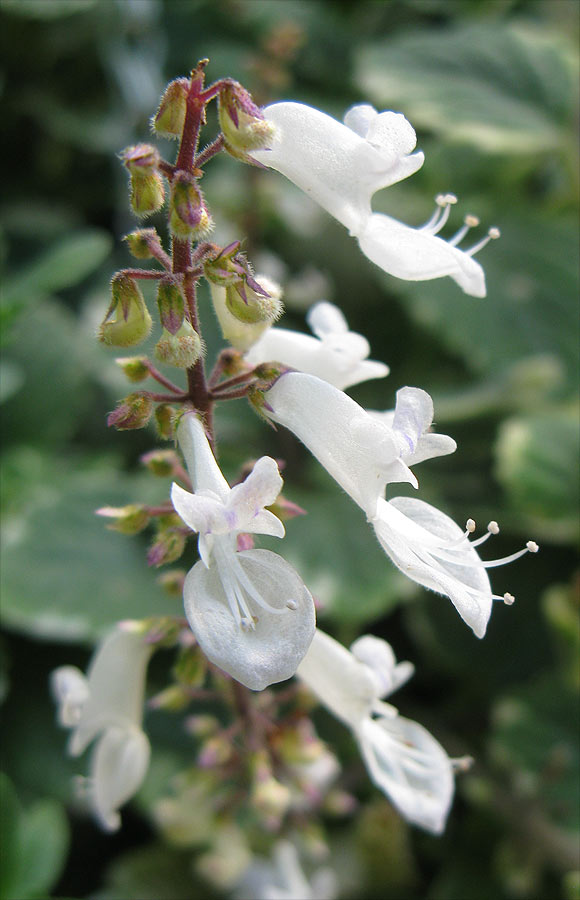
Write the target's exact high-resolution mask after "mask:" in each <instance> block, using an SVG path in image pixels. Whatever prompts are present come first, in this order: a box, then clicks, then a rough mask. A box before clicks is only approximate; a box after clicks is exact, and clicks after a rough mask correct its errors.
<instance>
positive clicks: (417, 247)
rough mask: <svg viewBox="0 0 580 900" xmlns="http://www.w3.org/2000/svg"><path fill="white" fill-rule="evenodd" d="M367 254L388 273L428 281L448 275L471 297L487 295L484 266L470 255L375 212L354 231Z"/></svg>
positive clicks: (408, 279)
mask: <svg viewBox="0 0 580 900" xmlns="http://www.w3.org/2000/svg"><path fill="white" fill-rule="evenodd" d="M354 233H355V234H356V236H357V238H358V241H359V244H360V248H361V250H362V252H363V253H364V254H365V256H367V257H368V259H370V260H371V262H374V263H375V264H376V265H377V266H379V267H380V268H381V269H383V271H385V272H388V274H389V275H394V276H395V277H396V278H404V279H406V280H407V281H426V280H428V279H431V278H441V277H443V276H444V275H449V276H450V277H451V278H453V279H454V281H456V282H457V284H458V285H459V286H460V287H461V288H463V290H464V291H465V293H466V294H470V295H471V296H472V297H485V294H486V291H485V275H484V272H483V269H482V268H481V266H480V265H479V263H477V262H476V261H475V260H474V259H473V258H472V257H471V256H469V255H468V254H467V253H464V252H463V251H462V250H459V249H458V248H457V247H454V246H452V245H451V244H449V243H447V241H444V240H442V239H441V238H440V237H437V235H434V234H429V233H428V232H426V231H421V230H420V229H416V228H410V227H409V226H408V225H403V223H402V222H398V221H397V220H396V219H392V218H391V217H390V216H386V215H384V214H383V213H373V215H372V216H369V217H368V219H366V220H365V222H364V223H363V225H362V227H361V229H360V230H359V231H358V232H354Z"/></svg>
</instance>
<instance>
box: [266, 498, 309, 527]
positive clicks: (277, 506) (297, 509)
mask: <svg viewBox="0 0 580 900" xmlns="http://www.w3.org/2000/svg"><path fill="white" fill-rule="evenodd" d="M268 509H269V510H270V512H271V513H273V514H274V515H275V516H276V518H277V519H280V521H281V522H288V521H289V520H290V519H295V518H296V516H307V515H308V513H307V511H306V510H305V509H302V507H301V506H298V504H297V503H293V502H292V500H287V499H286V497H284V496H283V495H282V494H278V496H277V497H276V499H275V501H274V503H272V505H271V506H269V507H268Z"/></svg>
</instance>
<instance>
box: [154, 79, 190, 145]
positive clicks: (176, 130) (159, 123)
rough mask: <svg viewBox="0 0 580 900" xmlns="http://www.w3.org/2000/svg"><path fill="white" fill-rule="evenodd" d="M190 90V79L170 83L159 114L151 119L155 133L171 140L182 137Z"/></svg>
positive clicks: (160, 103)
mask: <svg viewBox="0 0 580 900" xmlns="http://www.w3.org/2000/svg"><path fill="white" fill-rule="evenodd" d="M189 88H190V81H189V79H188V78H176V79H175V81H170V82H169V84H168V85H167V87H166V88H165V91H164V93H163V96H162V97H161V100H160V102H159V107H158V109H157V112H156V113H155V115H154V116H153V118H152V119H151V128H152V129H153V131H155V132H157V134H161V135H163V137H166V138H170V139H175V138H178V137H180V135H181V133H182V131H183V125H184V123H185V114H186V112H187V94H188V93H189Z"/></svg>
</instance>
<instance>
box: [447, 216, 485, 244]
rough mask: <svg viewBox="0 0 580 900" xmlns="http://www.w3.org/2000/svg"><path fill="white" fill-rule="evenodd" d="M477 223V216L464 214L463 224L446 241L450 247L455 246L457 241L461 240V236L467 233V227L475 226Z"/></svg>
mask: <svg viewBox="0 0 580 900" xmlns="http://www.w3.org/2000/svg"><path fill="white" fill-rule="evenodd" d="M478 225H479V219H478V218H477V216H472V215H469V214H468V215H467V216H465V218H464V220H463V225H462V226H461V228H460V229H459V231H457V232H456V233H455V234H454V235H453V237H451V238H449V240H448V241H447V243H448V244H450V245H451V246H452V247H456V246H457V244H459V242H460V241H462V240H463V238H464V237H465V235H466V234H467V232H468V231H469V229H470V228H476V227H477V226H478Z"/></svg>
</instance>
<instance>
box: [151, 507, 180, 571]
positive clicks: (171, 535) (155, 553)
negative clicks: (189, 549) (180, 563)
mask: <svg viewBox="0 0 580 900" xmlns="http://www.w3.org/2000/svg"><path fill="white" fill-rule="evenodd" d="M185 542H186V536H185V534H184V531H183V526H182V523H181V520H180V519H179V517H178V516H174V515H168V516H163V517H161V518H160V519H159V521H158V531H157V535H156V538H155V540H154V542H153V544H152V545H151V547H150V548H149V552H148V553H147V563H148V565H150V566H155V567H157V568H158V567H159V566H162V565H165V564H167V563H173V562H176V561H177V560H178V559H179V558H180V557H181V555H182V554H183V551H184V550H185Z"/></svg>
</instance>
